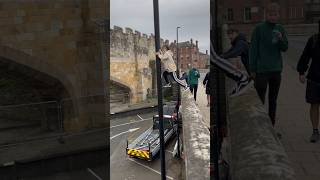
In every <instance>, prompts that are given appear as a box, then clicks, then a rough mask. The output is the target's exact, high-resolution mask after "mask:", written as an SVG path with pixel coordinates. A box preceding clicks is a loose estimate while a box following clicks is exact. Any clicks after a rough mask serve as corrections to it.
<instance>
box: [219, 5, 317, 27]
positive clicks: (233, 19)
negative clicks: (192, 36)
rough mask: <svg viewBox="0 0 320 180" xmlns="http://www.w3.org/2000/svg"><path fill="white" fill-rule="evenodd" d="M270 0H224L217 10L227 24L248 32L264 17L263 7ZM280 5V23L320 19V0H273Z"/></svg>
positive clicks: (308, 21) (298, 22) (299, 22)
mask: <svg viewBox="0 0 320 180" xmlns="http://www.w3.org/2000/svg"><path fill="white" fill-rule="evenodd" d="M269 2H271V0H259V1H258V0H224V1H221V3H220V8H219V10H220V11H221V12H223V13H222V14H223V15H222V16H223V17H222V18H223V20H224V22H225V23H227V24H228V25H229V26H232V27H236V28H238V29H239V30H240V31H243V32H245V33H249V32H250V31H251V30H252V28H253V26H254V25H255V24H257V23H258V22H261V21H263V20H264V19H265V7H266V5H267V4H268V3H269ZM273 2H278V3H279V5H280V7H281V15H280V16H281V18H280V23H282V24H306V23H315V22H317V21H318V20H319V19H320V0H281V1H280V0H278V1H277V0H273Z"/></svg>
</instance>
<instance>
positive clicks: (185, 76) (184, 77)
mask: <svg viewBox="0 0 320 180" xmlns="http://www.w3.org/2000/svg"><path fill="white" fill-rule="evenodd" d="M180 80H185V81H186V83H187V84H189V83H188V73H187V72H184V71H182V76H181V78H180Z"/></svg>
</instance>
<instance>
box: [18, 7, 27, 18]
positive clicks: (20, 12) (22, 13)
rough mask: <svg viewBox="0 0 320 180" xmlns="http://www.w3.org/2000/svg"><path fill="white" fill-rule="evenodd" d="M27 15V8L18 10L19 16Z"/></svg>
mask: <svg viewBox="0 0 320 180" xmlns="http://www.w3.org/2000/svg"><path fill="white" fill-rule="evenodd" d="M24 16H26V12H25V10H20V9H19V10H17V17H24Z"/></svg>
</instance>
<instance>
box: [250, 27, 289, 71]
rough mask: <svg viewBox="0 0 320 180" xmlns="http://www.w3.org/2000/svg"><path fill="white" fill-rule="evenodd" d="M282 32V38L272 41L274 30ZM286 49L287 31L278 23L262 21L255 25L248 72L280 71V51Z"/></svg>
mask: <svg viewBox="0 0 320 180" xmlns="http://www.w3.org/2000/svg"><path fill="white" fill-rule="evenodd" d="M275 31H278V32H281V34H282V39H279V40H278V41H275V42H273V38H274V34H275V33H274V32H275ZM287 49H288V39H287V33H286V32H285V30H284V28H283V27H282V26H281V25H280V24H274V23H270V22H263V23H260V24H258V25H257V26H256V28H255V29H254V31H253V33H252V36H251V44H250V50H249V69H250V72H254V73H264V72H281V71H282V66H283V65H282V56H281V52H285V51H287Z"/></svg>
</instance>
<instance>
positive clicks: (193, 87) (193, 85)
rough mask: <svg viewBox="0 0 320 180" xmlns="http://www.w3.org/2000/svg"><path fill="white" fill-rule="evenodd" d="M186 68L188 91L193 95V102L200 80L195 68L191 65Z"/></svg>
mask: <svg viewBox="0 0 320 180" xmlns="http://www.w3.org/2000/svg"><path fill="white" fill-rule="evenodd" d="M188 66H189V69H190V70H189V74H188V83H189V86H190V91H191V93H193V97H194V100H195V101H197V91H198V79H199V78H200V73H199V71H198V70H197V69H196V68H195V67H192V66H191V64H188Z"/></svg>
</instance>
